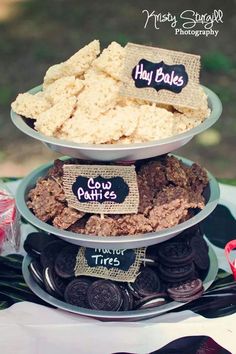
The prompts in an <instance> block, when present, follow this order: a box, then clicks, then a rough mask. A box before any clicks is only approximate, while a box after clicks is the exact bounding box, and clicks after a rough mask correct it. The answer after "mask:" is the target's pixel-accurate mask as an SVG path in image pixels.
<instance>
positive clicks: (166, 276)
mask: <svg viewBox="0 0 236 354" xmlns="http://www.w3.org/2000/svg"><path fill="white" fill-rule="evenodd" d="M159 275H160V277H161V278H162V279H163V280H164V281H165V282H170V283H171V282H174V283H176V282H180V281H185V280H188V279H192V278H193V277H194V276H195V268H194V264H193V263H191V264H187V265H183V266H178V267H167V266H164V265H162V264H160V265H159Z"/></svg>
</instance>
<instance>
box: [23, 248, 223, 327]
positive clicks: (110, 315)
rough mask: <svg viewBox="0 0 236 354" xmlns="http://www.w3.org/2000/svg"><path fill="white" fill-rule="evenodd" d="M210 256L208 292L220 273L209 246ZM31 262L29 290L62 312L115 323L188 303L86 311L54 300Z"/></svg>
mask: <svg viewBox="0 0 236 354" xmlns="http://www.w3.org/2000/svg"><path fill="white" fill-rule="evenodd" d="M208 254H209V257H210V268H209V271H208V273H207V275H206V278H205V279H204V281H203V286H204V290H207V289H208V288H209V287H210V286H211V284H212V283H213V281H214V280H215V278H216V275H217V273H218V262H217V257H216V255H215V252H214V251H213V249H212V247H211V246H210V245H209V251H208ZM30 262H31V257H29V256H26V257H25V258H24V261H23V266H22V272H23V276H24V279H25V282H26V284H27V285H28V286H29V288H30V289H31V290H32V291H33V292H34V293H35V294H36V295H37V296H38V297H40V298H41V299H42V300H44V301H45V302H47V303H49V304H51V305H53V306H55V307H57V308H60V309H62V310H65V311H69V312H73V313H76V314H78V315H82V316H88V317H94V318H97V319H100V320H109V321H112V320H115V321H139V320H143V319H147V318H151V317H155V316H159V315H162V314H163V313H165V312H167V311H170V310H174V309H176V308H178V307H181V306H183V305H185V304H186V302H185V303H182V302H177V301H171V302H169V303H167V304H165V305H162V306H157V307H154V308H152V309H143V310H133V311H120V312H115V311H96V310H90V309H85V308H82V307H78V306H74V305H71V304H67V303H66V302H64V301H61V300H58V299H56V298H54V297H53V296H51V295H49V294H48V293H47V292H46V291H45V290H43V289H42V288H40V286H39V285H38V284H37V283H36V282H35V281H34V279H33V278H32V276H31V274H30V272H29V270H28V266H29V264H30Z"/></svg>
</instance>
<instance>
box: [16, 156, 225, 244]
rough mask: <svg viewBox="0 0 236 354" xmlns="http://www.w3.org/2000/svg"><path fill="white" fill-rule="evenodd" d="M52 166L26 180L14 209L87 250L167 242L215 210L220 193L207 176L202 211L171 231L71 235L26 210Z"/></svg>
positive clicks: (39, 227) (41, 169)
mask: <svg viewBox="0 0 236 354" xmlns="http://www.w3.org/2000/svg"><path fill="white" fill-rule="evenodd" d="M178 158H180V159H181V160H182V162H183V163H184V164H185V165H186V166H191V165H192V163H193V162H192V161H190V160H187V159H185V158H182V157H178ZM51 166H52V163H48V164H45V165H43V166H41V167H39V168H38V169H36V170H34V171H33V172H32V173H30V174H29V175H28V176H27V177H25V178H24V179H23V180H22V182H21V184H20V186H19V187H18V190H17V193H16V203H17V208H18V210H19V212H20V213H21V215H22V216H23V217H24V218H25V219H26V220H27V221H28V222H29V223H31V224H32V225H34V226H36V227H37V228H38V229H40V230H43V231H46V232H48V233H50V234H54V235H56V236H58V237H59V238H61V239H63V240H65V241H67V242H70V243H73V244H76V245H80V246H84V247H90V248H108V249H122V248H126V249H130V248H138V247H146V246H150V245H154V244H157V243H161V242H163V241H166V240H168V239H170V238H172V237H174V236H176V235H178V234H179V233H180V232H182V231H184V230H186V229H188V228H190V227H191V226H194V225H196V224H198V223H199V222H201V221H202V220H203V219H205V218H206V217H207V216H208V215H209V214H210V213H211V212H212V211H213V210H214V209H215V207H216V206H217V203H218V200H219V196H220V191H219V186H218V183H217V181H216V179H215V178H214V177H213V176H212V175H211V174H210V173H209V172H207V174H208V179H209V184H208V186H207V187H206V188H205V191H204V196H205V199H206V205H205V207H204V208H203V209H202V210H201V211H199V212H198V213H197V214H196V215H195V216H193V217H191V218H190V219H189V220H187V221H185V222H182V223H180V224H178V225H176V226H174V227H170V228H167V229H163V230H161V231H158V232H150V233H145V234H138V235H133V236H107V237H105V236H91V235H84V234H77V233H74V232H71V231H67V230H62V229H59V228H56V227H54V226H52V225H50V224H47V223H46V222H43V221H41V220H40V219H38V218H37V217H36V216H35V215H34V214H33V213H32V211H31V210H30V209H29V208H28V206H27V203H26V202H27V195H28V192H29V190H30V189H32V188H33V187H34V186H35V184H36V182H37V180H38V179H39V178H40V177H44V176H45V175H46V174H47V171H48V169H49V168H50V167H51Z"/></svg>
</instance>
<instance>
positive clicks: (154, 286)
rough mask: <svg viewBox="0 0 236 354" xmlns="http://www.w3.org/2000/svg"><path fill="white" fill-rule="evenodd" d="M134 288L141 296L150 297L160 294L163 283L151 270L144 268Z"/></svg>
mask: <svg viewBox="0 0 236 354" xmlns="http://www.w3.org/2000/svg"><path fill="white" fill-rule="evenodd" d="M132 286H133V288H134V290H135V291H136V292H137V293H138V294H139V295H140V296H148V295H152V294H153V293H157V292H159V291H160V288H161V283H160V279H159V277H158V275H157V274H156V273H155V272H154V271H153V270H152V269H151V268H149V267H143V268H142V269H141V271H140V273H139V275H138V276H137V278H136V279H135V282H134V283H133V285H132Z"/></svg>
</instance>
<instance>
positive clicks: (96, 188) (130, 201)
mask: <svg viewBox="0 0 236 354" xmlns="http://www.w3.org/2000/svg"><path fill="white" fill-rule="evenodd" d="M63 171H64V173H63V186H64V191H65V195H66V200H67V202H68V206H69V207H72V208H74V209H77V210H80V211H84V212H88V213H95V214H131V213H137V211H138V205H139V191H138V184H137V176H136V172H135V167H134V166H105V165H64V166H63Z"/></svg>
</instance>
